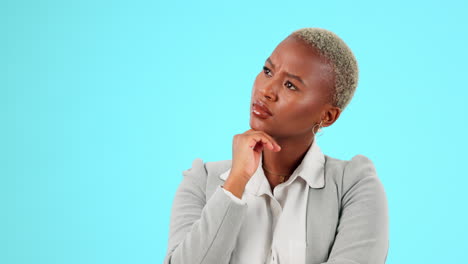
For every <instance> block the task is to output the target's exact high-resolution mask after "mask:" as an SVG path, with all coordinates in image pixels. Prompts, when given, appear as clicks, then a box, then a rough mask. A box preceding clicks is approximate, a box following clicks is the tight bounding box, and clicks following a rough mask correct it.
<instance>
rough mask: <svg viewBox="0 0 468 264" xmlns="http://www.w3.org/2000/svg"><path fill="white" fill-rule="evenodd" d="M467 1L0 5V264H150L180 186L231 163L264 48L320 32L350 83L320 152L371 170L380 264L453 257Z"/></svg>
mask: <svg viewBox="0 0 468 264" xmlns="http://www.w3.org/2000/svg"><path fill="white" fill-rule="evenodd" d="M467 11H468V6H467V2H466V1H387V2H376V1H288V2H286V1H277V2H275V1H266V2H265V1H256V2H252V1H231V2H224V1H201V2H200V1H192V2H189V1H172V2H168V1H141V0H138V1H95V0H94V1H17V0H16V1H13V0H11V1H1V4H0V32H1V38H2V41H1V42H0V67H1V68H0V74H1V76H0V118H1V119H0V120H1V130H0V208H1V212H0V216H1V217H0V263H5V264H8V263H15V264H17V263H18V264H19V263H48V264H52V263H66V264H72V263H113V264H116V263H162V261H163V258H164V255H165V253H166V247H167V239H168V231H169V217H170V209H171V206H172V199H173V197H174V194H175V191H176V188H177V186H178V184H179V183H180V181H181V180H182V171H183V170H185V169H188V168H190V167H191V164H192V161H193V160H194V159H195V158H198V157H199V158H202V159H203V160H204V161H205V162H207V161H217V160H224V159H231V151H232V149H231V146H232V145H231V144H232V137H233V136H234V135H235V134H238V133H242V132H244V131H245V130H247V129H249V103H250V92H251V89H252V84H253V81H254V78H255V76H256V74H257V73H258V72H259V71H260V70H261V67H262V66H263V62H264V61H265V59H266V58H267V57H268V56H269V54H270V53H271V52H272V51H273V49H274V48H275V46H276V45H277V44H278V43H279V42H280V41H281V40H283V39H284V38H285V37H286V36H287V35H288V34H289V33H291V32H292V31H293V30H295V29H298V28H302V27H323V28H327V29H329V30H332V31H334V32H335V33H337V34H338V35H339V36H340V37H342V38H343V39H344V40H345V42H346V43H348V45H349V46H350V47H351V49H352V50H353V51H354V53H355V55H356V57H357V60H358V63H359V67H360V82H359V85H358V88H357V91H356V93H355V96H354V98H353V100H352V101H351V103H350V105H349V106H348V108H346V109H345V111H344V112H343V114H342V115H341V116H340V118H339V119H338V121H337V122H336V123H335V124H333V125H332V126H330V127H328V128H325V129H324V134H323V135H322V136H321V137H319V138H318V142H319V144H320V146H321V148H322V151H323V152H324V153H325V154H327V155H329V156H332V157H335V158H339V159H350V158H351V157H352V156H354V155H356V154H363V155H366V156H368V157H369V158H370V159H371V160H372V161H373V162H374V164H375V166H376V168H377V172H378V175H379V177H380V179H381V181H382V182H383V184H384V186H385V190H386V193H387V196H388V201H389V213H390V250H389V255H388V259H387V263H395V264H397V263H398V264H400V263H460V261H462V260H463V259H465V258H466V251H467V249H468V247H467V245H468V243H467V242H466V237H468V230H467V227H466V222H467V220H466V218H467V213H466V208H467V205H466V202H467V199H466V196H465V194H466V186H467V184H468V180H467V174H466V172H465V171H464V170H463V169H464V167H465V164H466V163H465V162H466V157H467V156H466V149H467V147H468V143H467V140H466V134H467V132H468V129H467V126H466V123H467V122H466V121H467V120H466V114H467V110H466V108H465V106H466V101H467V95H468V93H467V88H468V87H467V85H466V72H467V67H466V62H467V60H468V52H467V47H468V34H467V33H468V32H467V29H466V28H467V25H468V19H467V16H466V13H467Z"/></svg>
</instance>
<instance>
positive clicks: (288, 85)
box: [285, 81, 297, 91]
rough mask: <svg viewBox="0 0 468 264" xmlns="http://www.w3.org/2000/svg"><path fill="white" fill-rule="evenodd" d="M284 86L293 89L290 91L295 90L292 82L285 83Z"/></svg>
mask: <svg viewBox="0 0 468 264" xmlns="http://www.w3.org/2000/svg"><path fill="white" fill-rule="evenodd" d="M285 85H286V87H288V88H291V87H294V89H292V90H293V91H296V90H297V87H296V86H295V85H294V84H292V82H290V81H286V83H285Z"/></svg>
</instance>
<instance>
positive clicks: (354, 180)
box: [163, 155, 389, 264]
mask: <svg viewBox="0 0 468 264" xmlns="http://www.w3.org/2000/svg"><path fill="white" fill-rule="evenodd" d="M324 156H325V164H324V166H325V168H324V170H323V177H324V181H323V185H322V186H318V187H317V188H312V187H309V195H308V205H307V206H308V207H307V226H306V229H307V231H306V232H307V253H306V263H308V264H319V263H334V264H358V263H359V264H381V263H385V261H386V259H387V253H388V249H389V237H388V236H389V221H388V205H387V197H386V193H385V190H384V187H383V184H382V183H381V181H380V180H379V178H378V176H377V173H376V170H375V167H374V165H373V163H372V161H371V160H370V159H368V158H367V157H366V156H363V155H356V156H354V157H353V158H352V159H351V160H349V161H348V160H339V159H335V158H332V157H329V156H327V155H324ZM231 162H232V161H231V160H222V161H214V162H206V163H204V162H203V160H202V159H199V158H197V159H195V160H194V161H193V163H192V167H191V168H190V169H187V170H185V171H183V172H182V174H183V179H182V181H181V183H180V185H179V187H178V189H177V191H176V194H175V197H174V200H173V204H172V211H171V219H170V228H169V240H168V248H167V252H166V256H165V258H164V262H163V263H164V264H170V263H172V264H182V263H184V264H189V263H195V264H202V263H203V264H215V263H216V264H223V263H226V264H227V263H229V260H230V257H231V254H232V252H233V250H234V247H235V245H236V240H237V235H238V234H239V231H240V228H241V225H242V221H243V219H244V217H245V215H246V212H247V211H246V209H247V206H248V205H247V204H245V205H241V204H238V203H236V202H234V201H233V200H232V198H230V197H229V196H227V195H226V194H225V193H223V190H222V189H221V185H222V184H223V183H224V181H223V180H222V179H221V178H220V177H219V176H220V175H221V174H222V173H223V172H226V171H227V170H228V169H229V168H231ZM248 264H257V263H248ZM294 264H302V263H294Z"/></svg>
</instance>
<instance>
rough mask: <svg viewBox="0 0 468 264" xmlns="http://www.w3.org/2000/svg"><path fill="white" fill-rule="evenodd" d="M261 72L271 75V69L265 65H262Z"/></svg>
mask: <svg viewBox="0 0 468 264" xmlns="http://www.w3.org/2000/svg"><path fill="white" fill-rule="evenodd" d="M263 73H265V74H266V75H268V77H271V71H270V69H268V68H267V67H266V66H263Z"/></svg>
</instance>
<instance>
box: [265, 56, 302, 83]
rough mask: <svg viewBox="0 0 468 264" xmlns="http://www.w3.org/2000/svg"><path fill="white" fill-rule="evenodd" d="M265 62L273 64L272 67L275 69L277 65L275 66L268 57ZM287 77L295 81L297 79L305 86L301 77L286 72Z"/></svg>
mask: <svg viewBox="0 0 468 264" xmlns="http://www.w3.org/2000/svg"><path fill="white" fill-rule="evenodd" d="M265 62H268V63H270V64H271V66H272V67H273V69H274V68H275V64H273V62H272V61H271V59H270V57H268V58H267V59H266V61H265ZM286 75H287V76H288V77H290V78H293V79H296V80H297V81H299V82H300V83H302V84H303V85H305V83H304V81H303V80H302V79H301V77H299V76H297V75H294V74H292V73H289V72H286Z"/></svg>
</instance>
